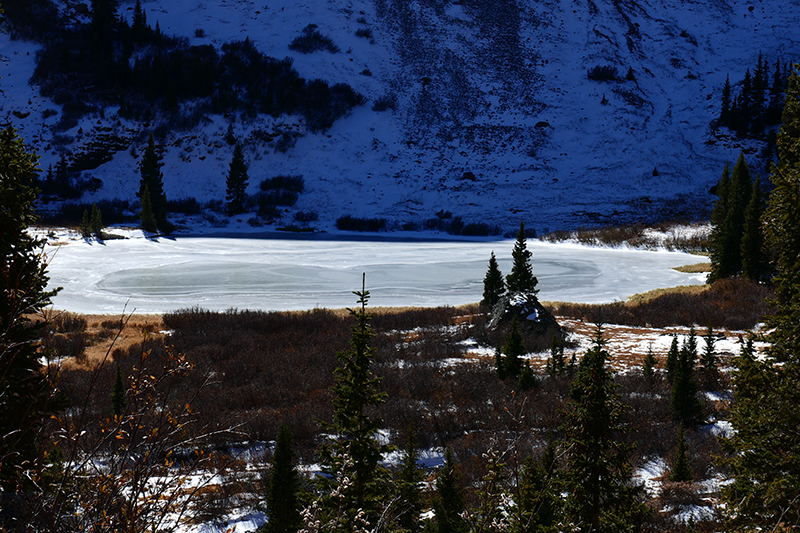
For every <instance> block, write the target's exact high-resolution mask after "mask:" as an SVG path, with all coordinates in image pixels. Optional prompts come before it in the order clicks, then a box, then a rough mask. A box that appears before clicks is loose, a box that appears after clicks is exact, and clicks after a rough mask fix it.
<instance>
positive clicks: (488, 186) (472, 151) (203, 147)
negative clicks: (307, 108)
mask: <svg viewBox="0 0 800 533" xmlns="http://www.w3.org/2000/svg"><path fill="white" fill-rule="evenodd" d="M133 3H134V2H132V1H130V0H123V1H122V2H121V4H120V8H119V13H120V14H121V15H122V16H123V17H126V18H127V20H129V21H130V20H131V17H132V12H133V11H132V10H133ZM69 5H72V6H73V7H71V8H70V7H67V4H66V3H62V4H60V6H61V8H62V10H64V13H67V12H68V10H70V9H72V10H74V9H75V8H74V5H75V4H74V3H73V2H70V3H69ZM142 5H143V7H144V9H145V11H146V15H147V21H148V23H149V24H151V25H153V26H155V24H156V22H158V24H159V26H160V28H161V30H162V31H163V32H164V33H165V34H171V35H181V36H186V37H188V38H189V39H190V42H191V43H192V44H213V45H214V46H216V47H220V46H221V45H222V44H224V43H226V42H229V41H232V40H241V39H244V38H245V37H249V38H250V40H251V41H252V42H253V43H254V44H255V45H256V47H257V48H258V49H259V50H260V51H262V52H263V53H265V54H267V55H270V56H273V57H277V58H283V57H290V58H292V59H293V61H294V67H295V68H296V69H297V70H298V71H299V73H300V74H301V75H302V76H303V77H305V78H307V79H313V78H322V79H324V80H326V81H328V82H329V83H330V84H334V83H339V82H344V83H347V84H349V85H351V86H352V87H353V88H355V89H356V90H357V91H359V92H360V93H362V94H364V95H366V96H367V97H368V98H370V100H371V101H372V102H374V101H375V100H377V99H379V98H381V97H385V96H387V95H392V96H394V97H395V98H396V101H397V106H396V110H394V111H392V110H388V111H382V112H381V111H374V110H373V109H372V103H371V102H370V103H367V104H365V105H363V106H360V107H357V108H356V109H355V110H354V111H353V113H351V114H350V115H349V116H347V117H345V118H343V119H340V120H338V121H337V122H336V123H335V124H334V125H333V127H332V128H330V129H329V130H327V131H325V132H321V133H310V132H308V131H307V130H305V128H304V125H303V123H302V120H301V119H300V118H298V117H293V116H282V117H278V118H273V117H270V116H259V117H257V118H255V119H251V118H245V117H241V116H237V117H224V116H213V115H212V116H209V117H208V120H207V121H205V122H204V123H203V125H202V126H200V127H198V128H196V129H194V130H191V131H179V132H173V133H170V134H169V135H168V137H167V139H166V140H165V141H164V144H165V147H166V150H165V159H164V162H165V167H164V185H165V192H166V194H167V197H168V198H170V199H176V198H181V197H194V198H197V199H198V200H200V201H208V200H211V199H219V200H222V199H223V198H224V196H225V176H226V173H227V170H228V165H229V163H230V160H231V155H232V152H233V148H232V147H231V146H229V145H228V144H227V143H225V142H224V141H223V136H224V134H225V132H226V130H227V128H228V124H229V123H230V121H231V120H232V119H235V120H234V122H233V124H234V126H233V127H234V131H235V133H236V135H237V136H238V137H239V138H240V139H247V138H248V136H249V135H250V134H251V133H252V132H253V131H254V130H257V129H261V130H265V131H273V132H284V131H297V132H300V133H301V134H302V135H301V136H300V137H299V138H298V140H297V143H296V144H295V145H294V147H293V148H290V149H289V150H288V151H286V152H285V153H283V152H280V151H277V150H275V149H274V147H273V146H272V145H270V144H268V143H267V142H266V141H263V140H261V141H260V140H257V139H255V138H253V137H249V139H250V140H249V141H248V142H247V143H246V157H247V162H248V164H249V175H250V186H249V189H248V191H249V192H255V191H256V190H257V189H258V184H259V182H260V181H261V180H262V179H264V178H269V177H273V176H277V175H302V176H303V177H304V180H305V188H306V192H305V193H304V194H302V195H301V196H300V199H299V201H298V202H297V204H296V205H295V206H294V207H293V208H291V209H290V210H289V211H290V212H289V213H287V214H286V215H284V216H285V217H287V218H288V219H289V220H290V218H289V217H290V216H291V212H292V211H298V210H302V211H306V212H311V211H313V212H316V213H318V214H319V220H318V221H317V222H315V225H316V227H318V228H320V229H330V228H332V227H333V225H334V222H335V220H336V219H337V218H338V217H340V216H343V215H347V214H349V215H353V216H356V217H383V218H387V219H388V220H390V221H392V222H397V223H403V222H416V223H420V222H422V221H423V220H426V219H429V218H431V217H435V214H436V213H437V212H440V211H442V210H444V211H449V212H451V213H452V214H453V216H460V217H462V218H463V219H464V221H465V222H486V223H489V224H492V225H498V226H499V227H501V228H502V229H503V230H504V231H509V230H512V229H513V228H514V227H516V226H517V225H518V224H519V221H520V219H524V220H525V222H526V226H528V227H532V228H534V229H536V230H538V231H540V232H541V231H545V230H554V229H563V228H571V227H576V226H581V225H587V224H599V223H622V222H629V221H633V220H652V219H655V218H662V217H668V216H670V215H671V214H674V213H678V212H680V213H692V212H695V213H699V214H702V213H703V212H704V211H706V210H708V209H709V208H710V205H711V202H712V201H713V197H712V196H711V195H710V194H709V192H708V190H709V188H710V187H711V186H712V185H713V184H714V183H715V182H716V180H717V179H718V176H719V174H720V171H721V168H722V165H723V163H724V162H725V161H729V160H735V158H736V157H737V156H738V153H739V150H740V149H745V151H746V153H749V154H751V155H755V154H756V153H757V151H758V150H759V149H760V148H761V146H760V145H759V144H758V143H755V142H753V141H748V142H744V143H743V142H740V141H738V140H736V138H735V136H733V135H730V134H729V133H728V132H727V130H726V129H719V130H715V129H714V128H712V127H711V126H710V123H711V122H712V120H714V119H715V118H716V117H717V116H718V115H719V110H720V97H721V87H722V85H723V83H724V82H725V78H726V76H727V75H730V78H731V80H732V81H736V80H740V79H742V77H743V76H744V72H745V70H746V69H747V68H752V67H753V66H754V65H755V63H756V60H757V57H758V54H759V53H762V54H763V55H764V57H765V58H767V59H768V60H770V61H774V60H776V59H779V60H781V61H784V62H785V61H790V60H792V59H794V58H797V57H800V42H798V35H797V28H798V27H800V2H798V1H797V0H747V1H745V0H658V1H656V0H493V1H491V2H485V1H478V0H460V1H458V0H456V1H445V0H414V1H408V0H303V1H297V0H271V1H269V2H267V1H266V0H263V1H261V2H255V1H251V0H219V1H214V2H198V1H197V0H145V1H144V2H143V3H142ZM69 13H70V14H71V15H75V12H74V11H71V12H69ZM78 18H80V16H78ZM84 20H85V19H84ZM312 23H313V24H316V25H317V26H318V29H319V31H320V32H321V33H322V34H323V35H326V36H328V37H330V38H331V39H332V40H333V42H334V43H335V44H336V45H338V47H339V48H340V49H341V52H339V53H330V52H328V51H320V52H315V53H312V54H302V53H299V52H295V51H291V50H289V48H288V45H289V43H290V42H291V41H292V39H294V38H295V37H296V36H298V35H300V32H301V30H302V29H303V28H304V27H306V26H307V25H309V24H312ZM359 30H360V31H359ZM357 32H358V33H359V34H360V35H357ZM36 47H37V45H35V44H33V43H29V42H22V41H12V40H11V39H10V38H9V37H8V35H5V34H3V35H0V53H1V54H2V58H0V75H2V80H0V89H2V93H0V117H2V120H4V121H8V122H10V123H11V124H13V125H14V126H15V127H17V128H18V129H19V131H20V133H21V135H22V136H23V138H24V139H25V140H26V142H27V143H29V144H30V145H32V146H33V147H35V148H36V150H37V151H38V152H39V154H40V155H41V159H42V167H43V168H45V169H46V168H47V167H48V166H49V165H51V164H52V165H55V164H56V162H57V161H58V160H59V158H60V156H61V152H63V151H67V153H69V152H70V151H74V150H78V149H79V148H80V146H82V145H85V144H86V143H88V142H90V140H91V138H92V136H93V135H95V134H97V133H98V132H100V131H101V129H103V128H108V127H110V128H112V129H114V130H119V131H123V130H126V129H128V130H130V131H134V132H141V131H142V130H143V129H144V128H145V125H142V124H138V123H134V122H132V121H128V120H125V119H121V118H119V117H118V116H117V115H116V112H117V110H116V109H107V110H106V111H105V112H104V113H103V114H102V116H91V117H85V118H84V119H83V121H82V122H81V123H80V124H79V125H78V126H76V127H75V128H73V129H71V130H69V131H67V132H61V133H60V135H62V137H61V141H60V143H53V142H52V141H53V135H54V132H53V130H52V125H53V124H55V122H56V121H57V120H58V115H57V114H56V115H54V116H51V117H48V118H43V112H45V111H46V110H53V109H55V110H56V111H60V110H59V107H58V106H57V105H55V104H54V103H53V102H51V101H49V100H48V99H46V98H43V97H41V96H40V95H39V94H38V89H37V88H36V87H31V86H29V85H28V80H29V79H30V77H31V75H32V73H33V68H34V58H35V50H36ZM597 66H611V67H615V68H616V69H617V71H618V73H619V76H618V79H617V81H593V80H591V79H589V78H588V77H587V71H588V70H589V69H592V68H593V67H597ZM629 68H632V69H633V78H634V79H632V80H631V79H626V73H627V72H628V70H629ZM601 102H602V103H601ZM47 114H50V113H46V115H47ZM149 125H150V126H151V127H152V126H154V124H149ZM63 135H66V136H67V140H68V141H72V142H67V143H66V144H64V137H63ZM132 138H133V141H132V142H133V145H132V146H131V147H130V148H129V149H124V150H121V151H119V152H117V153H116V154H115V155H114V157H113V159H112V160H111V161H110V162H108V163H105V164H103V165H102V166H100V167H99V168H97V169H96V170H93V171H90V172H89V174H90V175H92V176H94V177H97V178H100V179H101V180H102V181H103V187H102V188H101V189H99V190H98V191H96V192H95V193H91V195H89V196H86V197H84V201H92V200H96V199H104V198H105V199H107V198H124V199H129V200H133V199H135V192H136V191H137V190H138V181H139V174H138V164H139V161H140V158H141V154H142V153H143V151H144V146H145V143H146V137H145V136H144V135H143V134H137V135H133V136H132ZM756 170H758V169H756ZM245 218H249V215H247V216H245V217H242V220H244V219H245Z"/></svg>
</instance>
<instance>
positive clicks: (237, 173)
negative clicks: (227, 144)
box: [225, 143, 250, 216]
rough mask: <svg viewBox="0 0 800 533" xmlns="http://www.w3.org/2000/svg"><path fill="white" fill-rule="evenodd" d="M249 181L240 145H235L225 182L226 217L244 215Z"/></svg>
mask: <svg viewBox="0 0 800 533" xmlns="http://www.w3.org/2000/svg"><path fill="white" fill-rule="evenodd" d="M249 179H250V178H249V177H248V176H247V165H246V164H245V162H244V152H243V151H242V145H241V144H239V143H236V147H235V148H234V149H233V159H232V160H231V166H230V170H229V171H228V179H227V181H226V192H225V200H226V201H227V202H228V207H227V209H228V216H233V215H238V214H239V213H244V202H245V199H246V198H247V193H246V190H247V184H248V181H249Z"/></svg>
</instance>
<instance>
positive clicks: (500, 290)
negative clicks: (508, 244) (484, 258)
mask: <svg viewBox="0 0 800 533" xmlns="http://www.w3.org/2000/svg"><path fill="white" fill-rule="evenodd" d="M505 292H506V284H505V281H503V274H502V273H501V272H500V267H499V266H498V265H497V258H495V256H494V251H492V255H491V256H489V270H488V271H487V272H486V276H485V277H484V278H483V300H481V305H486V306H489V307H494V304H496V303H497V302H498V301H499V300H500V298H502V296H503V294H504V293H505Z"/></svg>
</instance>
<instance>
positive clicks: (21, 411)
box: [0, 126, 60, 492]
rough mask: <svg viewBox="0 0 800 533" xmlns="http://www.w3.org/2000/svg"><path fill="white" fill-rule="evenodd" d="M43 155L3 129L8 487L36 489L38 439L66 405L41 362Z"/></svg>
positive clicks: (0, 425) (0, 432)
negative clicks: (38, 228) (37, 224)
mask: <svg viewBox="0 0 800 533" xmlns="http://www.w3.org/2000/svg"><path fill="white" fill-rule="evenodd" d="M38 171H39V167H38V156H37V155H36V154H34V153H32V152H29V151H28V150H27V148H26V147H25V144H24V142H23V141H22V139H20V138H19V137H18V136H17V132H16V130H15V129H14V128H13V127H10V126H9V127H8V128H6V129H3V130H0V206H2V209H0V228H2V231H0V273H1V274H0V436H2V438H0V490H1V491H8V492H15V491H17V490H25V489H33V486H32V484H31V480H32V479H34V478H35V477H36V475H35V470H36V468H37V463H36V460H37V457H38V454H37V449H36V442H37V440H36V437H37V432H38V430H39V428H40V427H41V424H42V421H43V420H44V419H45V418H47V417H48V416H50V415H51V414H53V413H54V412H55V410H56V409H58V408H59V407H60V404H59V403H57V402H56V401H55V398H54V387H53V385H52V383H51V382H50V380H49V379H48V375H47V374H46V373H45V372H43V371H42V370H43V369H42V364H41V362H40V360H41V357H42V353H41V352H40V351H39V339H40V337H41V331H42V327H43V324H42V323H41V322H39V323H36V322H34V321H32V320H31V317H33V316H36V315H39V314H41V312H42V311H43V310H44V309H45V307H47V306H48V305H50V299H51V298H52V296H53V295H55V294H56V292H57V291H48V290H47V289H46V287H47V283H48V277H47V265H46V264H45V263H44V262H43V260H42V256H41V255H40V251H41V248H42V247H43V246H44V243H43V242H42V241H40V240H38V239H36V238H35V237H33V236H31V235H30V234H29V233H28V232H27V228H28V226H30V225H31V224H32V223H33V222H34V221H35V218H36V216H35V213H34V204H35V202H36V198H37V195H38V191H37V190H36V189H35V188H34V184H35V182H36V178H37V175H38Z"/></svg>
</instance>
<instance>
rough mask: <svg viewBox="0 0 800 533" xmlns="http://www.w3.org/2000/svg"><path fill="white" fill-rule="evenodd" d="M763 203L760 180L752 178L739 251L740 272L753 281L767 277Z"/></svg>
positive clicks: (767, 266)
mask: <svg viewBox="0 0 800 533" xmlns="http://www.w3.org/2000/svg"><path fill="white" fill-rule="evenodd" d="M764 210H765V203H764V197H763V191H762V190H761V180H760V179H759V178H756V179H755V180H753V188H752V191H751V192H750V201H749V202H748V204H747V207H746V208H745V211H744V228H743V231H742V243H741V246H740V252H741V255H742V274H743V275H744V276H745V277H747V278H749V279H752V280H753V281H766V280H767V279H768V277H769V261H768V259H767V252H766V247H765V245H764V232H763V230H762V227H761V219H762V218H763V216H764Z"/></svg>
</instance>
